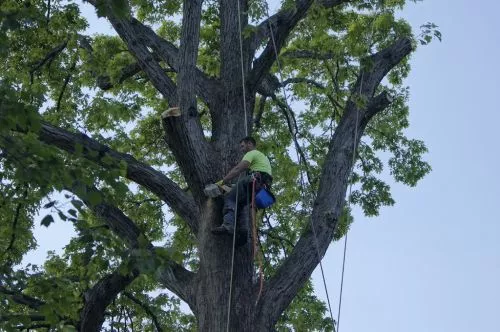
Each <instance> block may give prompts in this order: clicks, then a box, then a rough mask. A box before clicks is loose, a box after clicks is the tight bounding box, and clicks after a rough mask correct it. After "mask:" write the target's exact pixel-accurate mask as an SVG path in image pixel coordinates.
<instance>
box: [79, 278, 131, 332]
mask: <svg viewBox="0 0 500 332" xmlns="http://www.w3.org/2000/svg"><path fill="white" fill-rule="evenodd" d="M138 275H139V272H138V270H137V269H133V270H132V271H130V273H127V274H122V273H120V272H119V271H115V272H113V273H111V274H109V275H107V276H105V277H104V278H102V279H101V280H99V281H98V282H97V283H96V284H95V285H94V286H93V287H92V288H91V289H89V290H88V291H86V292H85V294H84V299H85V304H84V306H83V308H82V311H81V313H80V323H79V331H89V332H93V331H95V332H97V331H100V330H101V327H102V324H103V323H104V313H105V310H106V308H107V307H108V305H109V304H110V303H111V302H112V301H113V299H114V298H116V296H117V295H118V294H119V293H120V292H122V291H123V290H124V289H125V288H126V287H127V286H128V285H130V283H131V282H132V281H134V279H135V278H137V276H138Z"/></svg>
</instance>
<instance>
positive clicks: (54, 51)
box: [30, 40, 68, 84]
mask: <svg viewBox="0 0 500 332" xmlns="http://www.w3.org/2000/svg"><path fill="white" fill-rule="evenodd" d="M67 45H68V41H67V40H66V41H64V42H62V43H61V44H59V45H57V46H56V47H54V48H53V49H52V50H50V52H49V53H47V55H46V56H45V57H44V58H43V59H41V60H40V61H38V62H37V63H35V64H34V65H33V68H32V69H31V70H30V83H31V84H33V80H34V77H33V76H34V74H35V72H36V71H37V70H39V69H40V68H42V66H43V65H44V64H45V63H46V62H47V61H52V60H53V59H54V58H55V57H56V56H57V55H58V54H59V53H61V52H62V51H63V50H64V49H65V48H66V46H67Z"/></svg>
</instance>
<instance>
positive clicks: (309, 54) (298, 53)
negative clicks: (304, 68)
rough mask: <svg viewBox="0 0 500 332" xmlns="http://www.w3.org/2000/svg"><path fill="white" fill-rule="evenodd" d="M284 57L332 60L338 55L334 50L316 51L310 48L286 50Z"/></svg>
mask: <svg viewBox="0 0 500 332" xmlns="http://www.w3.org/2000/svg"><path fill="white" fill-rule="evenodd" d="M283 56H284V57H287V58H293V59H316V60H330V59H333V58H335V57H336V56H338V54H337V55H336V54H335V53H333V52H324V53H320V52H315V51H310V50H294V51H286V52H284V53H283Z"/></svg>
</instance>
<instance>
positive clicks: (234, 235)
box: [226, 173, 241, 332]
mask: <svg viewBox="0 0 500 332" xmlns="http://www.w3.org/2000/svg"><path fill="white" fill-rule="evenodd" d="M240 178H241V173H240V175H239V176H238V182H239V181H240ZM238 189H239V186H238V185H236V206H235V208H234V225H233V227H234V228H233V250H232V253H231V278H230V281H229V300H228V308H227V325H226V331H227V332H229V324H230V323H231V302H232V301H231V300H232V295H233V275H234V252H235V247H236V232H237V221H238V195H239V192H238Z"/></svg>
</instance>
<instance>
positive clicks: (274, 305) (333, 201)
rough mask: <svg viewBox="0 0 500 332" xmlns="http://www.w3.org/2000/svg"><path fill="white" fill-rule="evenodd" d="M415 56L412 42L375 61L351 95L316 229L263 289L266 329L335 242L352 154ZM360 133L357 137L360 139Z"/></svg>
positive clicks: (328, 162) (324, 180)
mask: <svg viewBox="0 0 500 332" xmlns="http://www.w3.org/2000/svg"><path fill="white" fill-rule="evenodd" d="M410 52H411V43H410V41H409V39H401V40H399V41H397V42H396V43H394V44H393V45H391V46H389V47H388V48H387V49H385V50H382V51H380V52H378V53H377V54H375V55H373V56H372V57H371V58H372V59H373V65H372V66H371V67H370V68H371V70H370V71H369V70H368V69H367V68H368V67H363V68H362V69H361V71H362V72H361V74H360V75H359V78H358V80H357V82H356V84H355V86H354V87H353V88H352V90H351V91H352V93H351V97H350V98H349V100H348V102H347V104H346V109H345V112H344V114H343V116H342V119H341V121H340V123H339V125H338V127H337V129H336V130H335V133H334V135H333V137H332V139H331V141H330V145H329V150H328V153H327V156H326V158H325V162H324V166H323V171H322V174H321V178H320V182H319V189H318V193H317V197H316V199H315V201H314V205H313V211H312V214H311V217H310V218H311V223H310V224H308V225H307V227H306V228H305V230H304V232H303V234H302V236H301V237H300V239H299V241H298V242H297V244H296V245H295V248H294V249H293V251H292V253H291V254H290V255H289V257H288V258H287V259H285V260H284V262H283V264H282V265H281V266H280V267H279V269H278V271H277V272H276V274H275V275H274V276H273V277H272V278H271V279H270V280H269V282H268V283H267V284H266V287H265V289H264V292H263V295H262V302H261V307H260V308H259V311H260V312H265V313H266V314H267V315H268V317H269V318H268V321H265V322H263V323H264V324H266V325H268V324H274V323H275V322H276V321H277V320H278V318H279V315H280V313H281V312H282V311H283V310H284V309H285V308H286V307H287V306H288V305H289V304H290V302H291V301H292V299H293V296H294V294H296V293H297V292H298V291H299V290H300V288H301V287H302V286H303V285H304V283H305V282H306V281H307V280H308V279H309V278H310V276H311V273H312V272H313V270H314V269H315V268H316V266H317V264H318V263H319V260H320V259H321V258H322V257H323V255H324V254H325V252H326V250H327V248H328V246H329V245H330V243H331V241H332V240H333V238H334V235H335V228H336V226H337V221H338V218H339V217H340V215H341V213H342V208H343V206H344V203H345V196H346V191H347V185H348V179H349V174H350V173H351V169H352V166H353V153H355V150H356V148H357V146H358V145H359V141H360V138H361V136H362V135H363V131H364V128H365V127H366V125H367V124H368V121H369V119H370V118H371V117H372V116H373V114H376V113H377V112H380V111H381V110H382V109H383V108H385V107H387V105H389V103H390V100H391V99H390V98H389V97H388V95H387V93H381V94H380V95H378V96H377V97H375V98H373V97H372V96H373V93H374V91H375V90H376V88H377V86H378V84H379V83H380V81H381V80H382V79H383V77H384V75H385V74H387V73H388V72H389V70H390V69H392V68H393V67H394V66H396V65H397V64H398V63H399V62H400V61H401V60H402V59H403V58H404V56H406V55H408V54H409V53H410ZM361 82H363V83H361ZM358 91H361V96H362V97H363V98H365V99H366V100H367V103H366V105H365V106H364V107H359V106H361V105H359V103H358V104H357V103H355V102H354V101H353V98H356V95H357V94H358ZM358 105H359V106H358ZM355 132H357V136H356V139H355V135H354V133H355ZM312 227H314V230H313V229H312ZM316 245H317V246H316ZM318 253H319V256H320V257H318ZM264 316H266V315H261V317H263V318H262V319H265V318H264ZM271 326H272V325H271Z"/></svg>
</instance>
